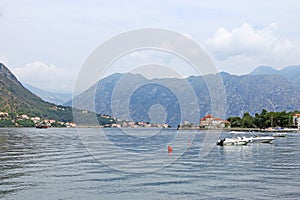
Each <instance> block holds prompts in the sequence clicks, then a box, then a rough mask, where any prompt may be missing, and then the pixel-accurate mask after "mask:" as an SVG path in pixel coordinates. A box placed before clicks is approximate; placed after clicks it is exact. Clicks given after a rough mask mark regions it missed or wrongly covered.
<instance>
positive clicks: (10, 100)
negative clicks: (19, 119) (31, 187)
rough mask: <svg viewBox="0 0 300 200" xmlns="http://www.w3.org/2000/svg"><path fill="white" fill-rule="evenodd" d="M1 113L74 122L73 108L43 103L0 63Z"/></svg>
mask: <svg viewBox="0 0 300 200" xmlns="http://www.w3.org/2000/svg"><path fill="white" fill-rule="evenodd" d="M0 94H1V95H0V111H1V112H9V113H11V114H12V115H21V114H26V115H28V116H30V117H34V116H38V117H41V118H43V119H54V120H57V121H62V122H68V121H72V108H71V107H63V106H56V105H55V104H50V103H47V102H45V101H43V100H42V99H41V98H39V97H38V96H36V95H34V94H32V93H31V92H30V91H28V90H27V89H26V88H25V87H23V86H22V84H21V83H20V82H19V81H18V80H17V79H16V77H15V76H14V75H13V74H12V73H11V72H10V71H9V70H8V69H7V68H6V67H5V66H4V65H3V64H1V63H0Z"/></svg>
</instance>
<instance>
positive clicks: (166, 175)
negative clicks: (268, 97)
mask: <svg viewBox="0 0 300 200" xmlns="http://www.w3.org/2000/svg"><path fill="white" fill-rule="evenodd" d="M84 130H85V131H86V132H87V133H89V132H91V131H95V130H94V129H84ZM129 130H130V129H129ZM146 131H147V130H144V133H145V132H146ZM174 131H175V130H167V131H165V134H169V135H168V136H164V135H159V137H157V139H159V140H160V141H161V144H166V143H167V142H168V141H170V138H169V137H170V135H171V134H173V133H174ZM109 134H110V139H111V140H114V139H116V138H118V137H114V135H115V136H117V135H119V136H121V137H122V140H121V141H118V140H114V142H117V143H118V145H119V146H121V147H124V148H128V149H132V150H134V148H135V147H137V146H138V149H136V151H145V149H146V150H147V152H149V151H151V150H153V151H155V148H156V147H157V145H160V144H158V143H157V141H155V142H154V143H152V142H151V139H149V138H148V139H147V138H145V137H144V138H143V139H142V140H150V141H146V142H145V144H147V145H148V146H147V147H146V146H143V143H140V141H141V139H138V140H136V139H133V138H132V137H124V135H120V133H119V132H118V130H117V129H111V130H109ZM181 134H186V132H185V131H182V132H181ZM224 134H225V135H226V133H224ZM134 141H139V143H138V144H134ZM202 141H203V133H201V132H197V136H196V138H195V140H194V141H193V142H192V143H191V145H190V147H189V148H187V150H186V152H185V153H184V155H183V156H181V157H180V158H179V159H178V160H176V161H175V162H174V163H172V164H171V165H169V166H168V167H166V168H163V169H161V170H159V171H156V172H153V173H144V174H131V173H122V172H120V171H115V170H113V169H112V168H110V167H108V166H105V165H103V164H102V163H101V162H99V161H97V160H95V159H94V158H93V156H91V155H90V153H89V151H88V150H87V149H86V148H85V147H84V145H83V144H82V143H81V141H80V139H79V137H78V135H77V133H76V130H75V129H47V130H38V129H30V128H29V129H0V198H1V197H2V198H4V199H169V198H173V199H212V198H215V199H224V198H225V199H226V198H227V199H299V197H300V190H299V188H300V163H299V158H300V157H299V154H300V151H299V147H300V134H299V133H290V134H288V135H287V137H286V138H276V140H275V141H274V142H273V144H250V145H246V146H225V147H220V146H215V147H214V148H213V149H212V151H211V152H210V153H209V154H208V155H207V156H206V157H204V158H202V157H201V158H199V149H200V147H201V142H202ZM125 144H126V145H125ZM151 144H155V145H156V146H153V147H149V145H151ZM183 144H184V145H187V144H186V141H184V143H183ZM128 145H129V146H128ZM166 147H167V145H166ZM151 148H153V149H151ZM174 151H176V147H175V149H174ZM165 154H166V155H162V156H171V157H172V156H174V155H176V154H174V155H168V152H167V149H166V151H165ZM111 155H112V157H111V158H112V159H118V156H119V157H120V155H118V154H113V152H111ZM164 158H165V157H164ZM159 159H160V158H159V157H158V158H157V160H156V162H157V161H159ZM131 164H132V163H131ZM136 167H140V168H142V167H146V166H136Z"/></svg>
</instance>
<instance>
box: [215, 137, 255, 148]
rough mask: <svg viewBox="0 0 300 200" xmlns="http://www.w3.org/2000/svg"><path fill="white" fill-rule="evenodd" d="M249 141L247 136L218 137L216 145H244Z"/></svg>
mask: <svg viewBox="0 0 300 200" xmlns="http://www.w3.org/2000/svg"><path fill="white" fill-rule="evenodd" d="M249 142H250V140H249V138H243V137H237V138H224V139H219V140H218V142H217V145H220V146H229V145H231V146H232V145H246V144H248V143H249Z"/></svg>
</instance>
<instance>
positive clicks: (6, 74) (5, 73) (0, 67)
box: [0, 63, 21, 85]
mask: <svg viewBox="0 0 300 200" xmlns="http://www.w3.org/2000/svg"><path fill="white" fill-rule="evenodd" d="M0 76H1V77H3V78H7V79H9V80H11V81H13V82H14V83H16V84H18V85H21V83H20V82H19V81H18V79H17V78H16V77H15V75H13V73H11V71H10V70H9V69H8V68H7V67H5V65H4V64H2V63H0Z"/></svg>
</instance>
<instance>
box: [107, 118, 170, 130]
mask: <svg viewBox="0 0 300 200" xmlns="http://www.w3.org/2000/svg"><path fill="white" fill-rule="evenodd" d="M102 117H103V116H102ZM113 119H114V121H115V123H112V124H107V125H103V127H111V128H169V127H170V126H169V125H168V124H166V123H164V124H159V123H149V122H134V121H128V120H122V119H117V118H113Z"/></svg>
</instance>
